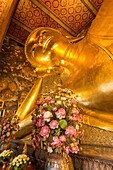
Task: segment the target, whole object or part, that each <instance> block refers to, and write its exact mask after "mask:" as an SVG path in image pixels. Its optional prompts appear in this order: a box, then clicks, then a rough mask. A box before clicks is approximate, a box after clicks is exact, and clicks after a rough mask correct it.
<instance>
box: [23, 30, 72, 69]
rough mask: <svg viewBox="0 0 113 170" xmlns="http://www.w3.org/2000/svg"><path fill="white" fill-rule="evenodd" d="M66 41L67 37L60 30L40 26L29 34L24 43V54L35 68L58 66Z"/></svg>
mask: <svg viewBox="0 0 113 170" xmlns="http://www.w3.org/2000/svg"><path fill="white" fill-rule="evenodd" d="M68 43H69V42H68V39H67V38H66V37H65V36H63V35H62V34H61V32H59V31H57V30H55V29H52V28H47V27H40V28H37V29H35V30H34V31H33V32H32V33H31V34H30V35H29V37H28V39H27V41H26V44H25V54H26V57H27V59H28V61H29V62H30V63H31V64H32V65H33V66H34V67H36V68H37V67H38V68H43V69H48V68H51V67H58V66H60V62H61V61H60V60H61V57H62V56H63V55H64V53H65V50H66V48H67V44H68Z"/></svg>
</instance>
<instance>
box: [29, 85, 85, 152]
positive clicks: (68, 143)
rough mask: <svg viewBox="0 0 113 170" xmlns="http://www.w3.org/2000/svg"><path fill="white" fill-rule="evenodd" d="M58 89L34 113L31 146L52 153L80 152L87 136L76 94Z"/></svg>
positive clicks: (47, 96) (49, 94) (41, 102)
mask: <svg viewBox="0 0 113 170" xmlns="http://www.w3.org/2000/svg"><path fill="white" fill-rule="evenodd" d="M57 86H58V90H57V91H56V92H53V91H49V92H48V93H46V94H44V95H42V97H41V98H40V99H39V101H38V102H37V106H36V110H35V112H34V113H33V114H32V125H33V132H32V145H33V147H34V149H36V148H37V149H42V150H47V151H48V152H49V153H52V152H53V151H55V152H58V153H62V152H65V153H67V154H69V152H71V153H77V152H78V151H79V149H80V147H79V145H80V143H79V142H80V139H81V138H82V136H83V135H84V130H82V114H81V109H80V107H79V106H78V101H77V96H76V95H75V93H74V92H73V91H71V90H68V89H61V88H60V85H57ZM74 96H75V97H74Z"/></svg>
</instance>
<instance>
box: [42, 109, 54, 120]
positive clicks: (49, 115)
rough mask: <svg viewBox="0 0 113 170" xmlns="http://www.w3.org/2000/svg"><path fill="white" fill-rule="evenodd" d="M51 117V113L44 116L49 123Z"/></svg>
mask: <svg viewBox="0 0 113 170" xmlns="http://www.w3.org/2000/svg"><path fill="white" fill-rule="evenodd" d="M51 117H53V115H52V113H51V112H49V111H47V112H45V113H44V115H43V118H44V120H45V121H46V122H49V121H50V118H51Z"/></svg>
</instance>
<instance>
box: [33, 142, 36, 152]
mask: <svg viewBox="0 0 113 170" xmlns="http://www.w3.org/2000/svg"><path fill="white" fill-rule="evenodd" d="M32 146H33V148H34V150H35V149H36V146H35V145H34V143H33V142H32Z"/></svg>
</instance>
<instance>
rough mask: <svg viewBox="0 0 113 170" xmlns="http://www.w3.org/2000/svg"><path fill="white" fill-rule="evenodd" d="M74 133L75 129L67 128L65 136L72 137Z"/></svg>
mask: <svg viewBox="0 0 113 170" xmlns="http://www.w3.org/2000/svg"><path fill="white" fill-rule="evenodd" d="M75 133H76V129H75V128H74V127H73V126H68V127H67V128H66V131H65V134H66V135H68V136H73V135H74V134H75Z"/></svg>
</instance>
